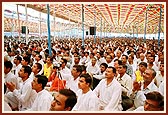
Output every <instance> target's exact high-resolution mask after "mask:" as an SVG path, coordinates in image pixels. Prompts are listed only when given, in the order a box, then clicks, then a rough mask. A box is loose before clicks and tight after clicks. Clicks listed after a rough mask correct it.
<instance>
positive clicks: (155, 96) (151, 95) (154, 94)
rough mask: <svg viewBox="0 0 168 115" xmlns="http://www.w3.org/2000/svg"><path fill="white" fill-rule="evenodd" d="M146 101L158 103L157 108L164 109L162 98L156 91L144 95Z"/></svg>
mask: <svg viewBox="0 0 168 115" xmlns="http://www.w3.org/2000/svg"><path fill="white" fill-rule="evenodd" d="M145 96H146V99H149V100H154V101H157V102H158V107H164V97H163V96H162V95H161V94H160V93H159V92H157V91H153V92H149V93H147V94H145Z"/></svg>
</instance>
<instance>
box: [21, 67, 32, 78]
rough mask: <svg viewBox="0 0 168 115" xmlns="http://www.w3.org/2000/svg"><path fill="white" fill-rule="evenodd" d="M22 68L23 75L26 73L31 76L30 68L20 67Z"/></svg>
mask: <svg viewBox="0 0 168 115" xmlns="http://www.w3.org/2000/svg"><path fill="white" fill-rule="evenodd" d="M22 68H24V73H28V76H29V75H30V74H31V72H32V69H31V67H30V66H22Z"/></svg>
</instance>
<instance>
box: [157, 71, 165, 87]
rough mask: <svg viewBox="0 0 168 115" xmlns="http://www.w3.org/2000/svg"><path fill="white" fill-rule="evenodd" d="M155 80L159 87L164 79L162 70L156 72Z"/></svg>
mask: <svg viewBox="0 0 168 115" xmlns="http://www.w3.org/2000/svg"><path fill="white" fill-rule="evenodd" d="M155 80H156V85H157V87H159V85H160V84H161V83H162V82H163V81H164V76H162V74H161V72H160V71H157V72H156V77H155Z"/></svg>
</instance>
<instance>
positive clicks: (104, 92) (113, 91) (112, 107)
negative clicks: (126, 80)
mask: <svg viewBox="0 0 168 115" xmlns="http://www.w3.org/2000/svg"><path fill="white" fill-rule="evenodd" d="M93 91H94V92H95V93H96V95H97V97H98V98H99V110H106V111H121V110H122V106H121V101H122V100H121V94H122V87H121V85H120V83H119V82H118V81H117V80H116V79H115V78H114V79H113V80H112V82H111V83H110V84H108V85H107V80H106V79H102V80H101V81H100V82H99V84H98V85H97V87H96V88H95V89H94V90H93Z"/></svg>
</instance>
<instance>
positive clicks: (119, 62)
mask: <svg viewBox="0 0 168 115" xmlns="http://www.w3.org/2000/svg"><path fill="white" fill-rule="evenodd" d="M116 61H118V65H122V61H121V60H119V59H115V60H114V62H116Z"/></svg>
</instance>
